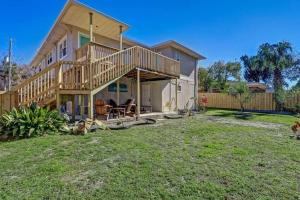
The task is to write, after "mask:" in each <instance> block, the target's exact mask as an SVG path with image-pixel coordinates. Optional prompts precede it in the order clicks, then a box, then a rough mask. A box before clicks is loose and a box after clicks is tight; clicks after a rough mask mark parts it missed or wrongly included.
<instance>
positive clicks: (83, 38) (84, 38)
mask: <svg viewBox="0 0 300 200" xmlns="http://www.w3.org/2000/svg"><path fill="white" fill-rule="evenodd" d="M89 42H90V37H89V36H88V35H85V34H83V33H79V35H78V47H79V48H80V47H82V46H84V45H85V44H87V43H89Z"/></svg>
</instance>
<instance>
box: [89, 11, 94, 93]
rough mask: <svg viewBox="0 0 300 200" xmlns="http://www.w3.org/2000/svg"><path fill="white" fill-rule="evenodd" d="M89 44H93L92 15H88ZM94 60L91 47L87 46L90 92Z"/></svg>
mask: <svg viewBox="0 0 300 200" xmlns="http://www.w3.org/2000/svg"><path fill="white" fill-rule="evenodd" d="M90 42H93V13H90ZM93 59H94V55H93V47H92V45H89V61H88V62H89V78H90V90H92V89H93V71H92V66H93V65H92V62H93Z"/></svg>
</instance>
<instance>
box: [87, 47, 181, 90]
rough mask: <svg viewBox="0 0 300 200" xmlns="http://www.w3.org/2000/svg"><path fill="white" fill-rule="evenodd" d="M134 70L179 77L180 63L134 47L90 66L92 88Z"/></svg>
mask: <svg viewBox="0 0 300 200" xmlns="http://www.w3.org/2000/svg"><path fill="white" fill-rule="evenodd" d="M134 68H141V69H146V70H149V71H154V72H160V73H162V74H166V75H170V76H173V77H179V75H180V63H179V62H178V61H176V60H173V59H171V58H168V57H166V56H163V55H161V54H159V53H155V52H153V51H150V50H148V49H145V48H142V47H139V46H134V47H131V48H129V49H126V50H123V51H119V52H117V53H114V54H112V55H109V56H106V57H104V58H102V59H99V60H98V61H96V62H94V63H93V64H92V71H91V76H92V77H93V80H92V88H93V89H95V88H97V87H99V86H101V85H103V84H105V83H107V82H108V81H110V80H113V79H115V78H118V77H120V76H122V75H125V74H126V73H128V72H130V71H131V70H133V69H134Z"/></svg>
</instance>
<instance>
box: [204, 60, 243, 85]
mask: <svg viewBox="0 0 300 200" xmlns="http://www.w3.org/2000/svg"><path fill="white" fill-rule="evenodd" d="M240 71H241V64H240V63H239V62H227V63H225V62H223V61H217V62H215V63H214V64H213V65H212V66H211V67H210V68H209V70H208V73H209V76H210V78H211V79H212V80H213V81H214V82H213V83H212V85H214V86H215V87H216V88H218V89H220V90H222V91H223V90H225V89H226V87H227V83H228V81H229V80H230V79H235V80H240Z"/></svg>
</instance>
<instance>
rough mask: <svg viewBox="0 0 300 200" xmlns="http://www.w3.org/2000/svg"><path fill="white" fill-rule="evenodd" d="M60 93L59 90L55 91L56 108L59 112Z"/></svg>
mask: <svg viewBox="0 0 300 200" xmlns="http://www.w3.org/2000/svg"><path fill="white" fill-rule="evenodd" d="M60 101H61V100H60V94H59V92H58V91H57V92H56V109H57V110H58V111H59V112H60Z"/></svg>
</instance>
